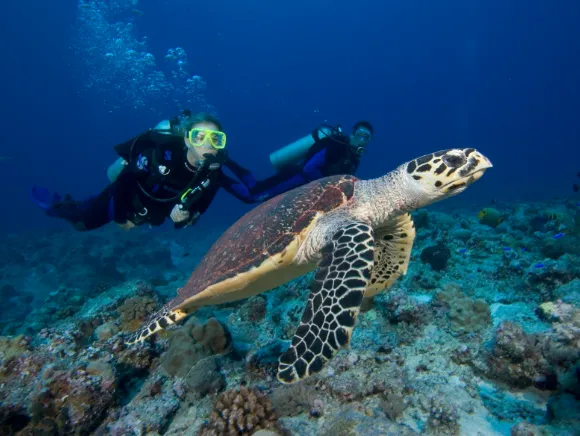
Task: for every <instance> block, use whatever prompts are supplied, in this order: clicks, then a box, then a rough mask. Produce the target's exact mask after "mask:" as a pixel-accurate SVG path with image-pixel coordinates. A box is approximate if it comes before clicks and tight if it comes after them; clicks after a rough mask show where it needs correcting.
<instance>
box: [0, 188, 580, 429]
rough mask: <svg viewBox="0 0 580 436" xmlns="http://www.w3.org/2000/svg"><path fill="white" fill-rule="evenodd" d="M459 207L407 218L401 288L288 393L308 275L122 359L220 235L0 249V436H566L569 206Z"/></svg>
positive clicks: (569, 412)
mask: <svg viewBox="0 0 580 436" xmlns="http://www.w3.org/2000/svg"><path fill="white" fill-rule="evenodd" d="M478 209H481V206H480V207H479V208H478ZM478 209H465V210H456V211H455V212H454V213H453V214H449V213H446V212H444V210H432V209H429V210H421V211H417V212H415V213H414V214H413V216H414V218H415V224H416V229H417V237H416V240H415V245H414V249H413V251H412V254H411V263H410V266H409V270H408V273H407V275H406V276H404V277H403V278H401V279H400V280H399V281H397V282H396V283H395V284H394V285H393V286H392V287H391V289H389V292H386V293H381V294H378V295H377V296H376V297H375V299H374V303H373V304H372V305H369V307H367V308H366V311H363V312H361V313H360V314H359V316H358V319H357V324H356V327H355V329H354V331H353V335H352V340H351V343H350V347H349V348H347V349H344V350H341V351H340V352H338V353H337V355H336V356H335V358H333V359H332V360H331V361H330V362H329V364H328V365H327V366H326V367H325V368H324V370H323V371H322V372H321V373H320V374H319V375H317V376H314V377H311V378H309V379H306V380H304V381H302V382H301V383H299V384H296V385H291V386H287V385H283V384H280V383H279V382H278V381H277V380H276V370H277V366H278V358H279V356H280V354H282V353H283V352H284V350H285V349H286V348H287V347H288V344H289V342H290V340H291V338H292V336H293V335H294V332H295V330H296V328H297V326H298V325H299V321H300V318H301V316H302V313H303V311H304V304H305V301H306V298H307V297H308V294H309V292H310V288H309V287H310V280H311V278H312V276H313V275H312V274H308V275H306V276H304V277H301V278H298V279H296V280H294V281H292V282H290V283H287V284H285V285H283V286H280V287H279V288H277V289H275V290H272V291H271V292H268V293H265V294H261V295H258V296H254V297H251V298H249V299H247V300H243V301H239V302H234V303H228V304H223V305H219V306H208V307H204V308H201V309H200V310H198V311H196V312H195V315H194V316H192V317H191V318H189V319H187V320H185V322H183V323H182V325H179V326H174V327H171V328H169V329H167V330H166V331H164V332H163V333H162V334H160V335H158V336H156V337H155V338H154V339H153V340H151V341H146V342H145V343H144V344H141V345H137V346H131V347H128V346H126V345H125V343H124V341H123V339H124V335H125V334H126V333H127V332H130V331H133V330H134V329H136V328H138V327H139V326H140V325H141V323H142V322H143V321H144V320H146V319H148V318H149V316H150V315H151V313H153V312H155V311H156V310H158V309H159V308H160V307H161V306H162V305H163V304H165V303H166V302H167V300H169V299H170V298H172V297H173V296H174V295H175V291H176V289H177V288H179V287H180V286H183V283H184V282H185V280H186V279H187V277H188V275H189V273H190V271H191V270H192V268H194V267H195V265H196V264H197V262H199V259H200V258H201V256H202V255H203V253H204V252H205V251H206V250H207V249H208V247H209V246H210V245H211V243H212V242H213V240H215V239H216V238H217V237H218V236H219V235H220V229H211V230H210V229H208V231H207V232H205V231H204V232H202V234H199V235H198V234H197V233H196V235H197V236H196V237H195V238H193V240H192V241H188V240H187V238H178V237H177V236H176V234H174V233H173V232H169V233H167V232H151V233H150V234H149V233H148V237H147V238H143V237H142V235H139V234H133V233H130V232H129V233H119V232H117V231H116V230H114V229H111V230H108V229H106V230H103V231H98V232H91V233H90V234H89V233H75V232H72V231H62V232H52V233H43V232H36V233H34V234H32V233H31V234H30V235H26V234H22V235H10V236H4V237H0V259H2V261H3V262H1V263H0V274H1V277H2V279H1V280H0V302H1V303H2V304H1V305H0V334H1V336H0V433H1V434H7V435H11V434H14V435H16V434H21V435H28V434H95V435H123V436H125V435H141V434H151V435H153V434H163V435H167V436H178V435H189V434H191V435H193V434H229V432H230V431H233V433H232V434H257V435H260V434H270V435H272V434H278V435H281V434H299V435H305V436H310V435H331V436H336V435H339V434H340V435H356V434H396V435H413V434H427V435H429V434H433V435H436V434H446V435H447V434H448V435H455V434H459V435H462V434H467V435H471V434H473V435H477V434H484V435H492V436H495V435H498V436H499V435H509V434H513V435H548V434H550V435H552V434H553V435H561V436H564V435H566V436H568V435H572V434H575V433H574V432H575V431H576V429H577V428H578V423H579V422H580V416H578V410H580V406H579V404H580V403H579V398H580V370H579V369H578V368H580V251H579V249H578V247H580V226H579V225H578V223H579V222H580V210H579V209H578V206H577V201H571V200H570V199H567V200H552V201H550V202H543V203H536V204H534V203H522V204H516V205H514V204H503V203H495V204H493V209H494V210H496V211H497V214H495V215H494V216H495V217H496V218H495V219H493V220H492V221H491V222H490V223H488V222H480V221H481V220H480V219H478V217H477V213H478ZM490 216H491V215H490ZM500 216H501V221H500V220H499V219H498V218H497V217H500ZM483 221H485V220H483ZM196 230H197V229H196ZM87 405H88V406H87ZM258 428H262V430H258Z"/></svg>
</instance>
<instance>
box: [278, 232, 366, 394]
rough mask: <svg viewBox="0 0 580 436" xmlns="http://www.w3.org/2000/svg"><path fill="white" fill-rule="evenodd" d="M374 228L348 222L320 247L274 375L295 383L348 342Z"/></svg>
mask: <svg viewBox="0 0 580 436" xmlns="http://www.w3.org/2000/svg"><path fill="white" fill-rule="evenodd" d="M374 248H375V240H374V233H373V229H372V228H371V227H370V226H369V225H368V224H367V223H364V222H360V221H356V222H348V223H345V225H344V226H342V228H341V229H340V230H339V231H338V232H336V233H335V234H334V236H333V237H332V241H331V242H330V243H329V244H328V245H327V246H326V247H325V248H324V249H323V250H322V260H321V261H320V264H319V265H318V269H317V271H316V273H315V276H314V283H313V284H312V291H311V293H310V297H309V298H308V304H307V306H306V309H305V311H304V314H303V315H302V320H301V321H300V326H299V327H298V329H297V330H296V333H295V335H294V338H293V339H292V345H291V346H290V348H288V350H286V351H285V352H284V353H283V354H282V355H281V356H280V363H279V366H278V380H280V381H281V382H282V383H294V382H297V381H299V380H301V379H303V378H306V377H309V376H311V375H313V374H315V373H317V372H319V371H320V370H322V368H323V366H324V364H325V363H326V362H327V361H328V360H330V359H331V358H332V357H333V356H334V354H335V353H336V352H337V351H338V350H339V349H340V348H341V347H343V346H345V345H348V343H349V342H350V337H351V334H352V330H353V328H354V324H355V322H356V318H357V315H358V313H359V309H360V304H361V302H362V299H363V296H364V291H365V288H366V287H367V285H368V284H369V282H370V278H371V272H372V268H373V262H374V260H373V259H374Z"/></svg>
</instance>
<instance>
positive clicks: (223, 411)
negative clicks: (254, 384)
mask: <svg viewBox="0 0 580 436" xmlns="http://www.w3.org/2000/svg"><path fill="white" fill-rule="evenodd" d="M277 421H278V416H277V415H276V412H275V411H274V408H273V407H272V402H271V401H270V399H269V398H268V397H267V396H266V395H265V394H263V393H261V392H260V391H258V390H257V389H252V390H250V389H248V388H246V387H244V386H243V387H241V388H239V389H232V390H229V391H226V392H223V393H221V394H220V395H219V396H218V397H217V400H216V402H215V404H214V406H213V410H212V412H211V415H210V418H209V422H208V423H207V424H206V425H205V426H204V427H203V428H202V430H201V432H200V435H201V436H218V435H220V436H221V435H224V436H226V435H228V436H229V435H243V434H252V433H254V432H256V431H258V430H262V429H266V428H274V427H276V424H277Z"/></svg>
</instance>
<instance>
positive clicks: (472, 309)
mask: <svg viewBox="0 0 580 436" xmlns="http://www.w3.org/2000/svg"><path fill="white" fill-rule="evenodd" d="M437 299H438V300H439V301H443V302H445V303H447V305H448V306H449V320H450V321H451V327H452V328H453V330H454V331H456V332H467V333H469V332H477V331H481V330H483V329H485V328H486V327H487V326H489V325H490V324H491V311H490V308H489V304H487V303H486V302H485V300H482V299H477V300H472V299H471V298H469V297H467V296H466V295H465V294H464V293H463V292H461V291H460V290H459V289H458V288H457V287H455V286H453V285H451V286H446V287H445V290H443V291H441V292H439V293H438V294H437Z"/></svg>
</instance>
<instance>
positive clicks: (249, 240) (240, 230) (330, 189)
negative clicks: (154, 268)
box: [169, 175, 358, 308]
mask: <svg viewBox="0 0 580 436" xmlns="http://www.w3.org/2000/svg"><path fill="white" fill-rule="evenodd" d="M357 180H358V179H357V178H356V177H353V176H349V175H342V176H331V177H326V178H323V179H318V180H315V181H313V182H310V183H308V184H307V185H303V186H301V187H299V188H296V189H293V190H291V191H288V192H286V193H283V194H281V195H278V196H277V197H274V198H272V199H270V200H268V201H267V202H265V203H262V204H261V205H259V206H257V207H256V208H254V209H252V210H251V211H250V212H248V213H247V214H245V215H244V216H242V217H241V218H240V219H239V220H238V221H237V222H236V223H234V224H233V225H232V226H231V227H230V228H229V229H228V230H226V232H225V233H224V234H223V235H222V236H221V237H220V238H219V239H218V240H217V241H216V242H215V243H214V244H213V246H212V247H211V249H210V250H209V251H208V253H207V254H206V255H205V257H204V258H203V259H202V260H201V262H200V263H199V265H198V266H197V268H196V269H195V271H194V272H193V273H192V275H191V276H190V278H189V280H188V281H187V283H186V284H185V286H184V287H183V288H181V289H180V290H179V291H178V296H177V297H176V298H175V299H174V300H172V301H171V302H170V303H169V308H176V307H180V306H181V307H183V306H186V305H187V304H184V303H187V301H188V300H190V299H192V297H195V296H196V295H198V294H200V293H202V292H204V291H206V290H207V292H208V293H212V294H215V293H216V292H217V293H221V292H230V293H233V294H234V295H233V297H235V289H232V288H233V287H236V286H238V287H240V288H241V287H242V285H240V283H236V281H235V280H230V283H231V285H230V284H228V285H226V286H225V290H224V286H221V287H220V288H221V290H219V291H218V290H217V289H216V287H215V286H214V285H217V284H219V283H222V282H225V281H228V280H229V279H232V278H235V277H236V276H239V275H243V273H245V272H248V271H250V270H255V271H257V273H255V274H254V277H258V276H259V275H260V273H261V272H260V270H256V268H260V267H261V266H263V265H265V264H267V262H266V260H268V259H271V258H276V262H277V263H278V264H283V263H284V262H290V260H289V259H288V256H286V257H285V256H284V253H285V250H287V248H288V247H289V246H290V244H292V243H293V242H294V241H295V240H296V239H297V237H298V236H299V235H300V234H302V233H303V232H305V231H306V230H307V229H308V227H309V226H310V225H311V224H312V222H313V221H314V220H315V219H316V218H317V217H319V216H320V215H321V214H324V213H326V212H329V211H331V210H333V209H336V208H338V207H341V206H343V205H345V204H346V203H347V202H349V201H350V200H351V198H352V197H353V194H354V185H355V182H356V181H357ZM280 255H281V256H280ZM292 257H293V256H292ZM279 266H280V265H278V267H279ZM255 271H254V272H255ZM247 280H248V279H244V282H247ZM250 280H251V279H250ZM282 282H284V281H282ZM246 284H247V283H244V286H245V285H246ZM208 288H210V289H208ZM211 288H213V289H211ZM246 296H247V295H240V296H239V298H245V297H246ZM200 297H201V296H200ZM239 298H231V297H230V298H228V299H227V301H234V300H237V299H239ZM224 301H225V300H224ZM210 304H213V302H212V303H210Z"/></svg>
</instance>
